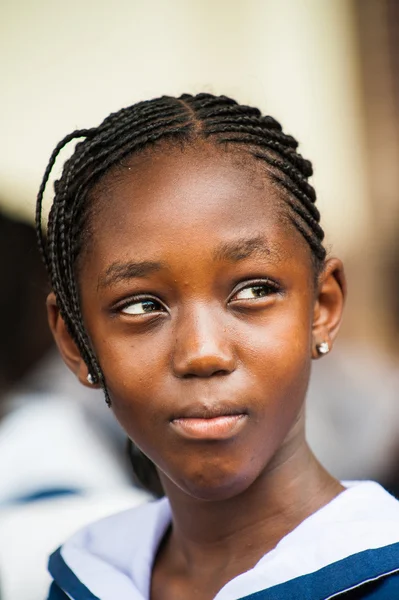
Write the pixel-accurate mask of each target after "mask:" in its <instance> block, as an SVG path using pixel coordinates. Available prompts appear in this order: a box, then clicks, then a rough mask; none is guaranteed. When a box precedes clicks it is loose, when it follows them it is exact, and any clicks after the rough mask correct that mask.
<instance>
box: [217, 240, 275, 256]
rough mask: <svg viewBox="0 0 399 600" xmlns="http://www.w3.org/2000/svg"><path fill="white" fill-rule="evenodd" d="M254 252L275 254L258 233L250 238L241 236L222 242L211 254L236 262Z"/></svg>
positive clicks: (265, 254) (267, 254)
mask: <svg viewBox="0 0 399 600" xmlns="http://www.w3.org/2000/svg"><path fill="white" fill-rule="evenodd" d="M254 254H259V255H261V256H267V257H268V258H270V257H271V256H275V255H276V252H275V251H273V250H272V249H271V248H270V246H268V245H267V243H266V241H265V239H264V238H263V237H262V236H261V235H259V236H256V237H252V238H241V239H238V240H234V241H232V242H224V243H222V244H220V246H218V247H217V248H216V250H215V252H214V254H213V258H214V259H215V260H228V261H231V262H238V261H240V260H244V259H246V258H249V257H250V256H252V255H254Z"/></svg>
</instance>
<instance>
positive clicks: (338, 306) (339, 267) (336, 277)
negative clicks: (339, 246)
mask: <svg viewBox="0 0 399 600" xmlns="http://www.w3.org/2000/svg"><path fill="white" fill-rule="evenodd" d="M345 297H346V279H345V273H344V267H343V264H342V262H341V261H340V260H339V259H338V258H330V259H329V260H327V261H326V263H325V267H324V270H323V272H322V273H321V275H320V277H319V284H318V290H317V298H316V302H315V306H314V312H313V327H312V358H320V356H322V355H323V354H326V353H327V352H329V351H330V350H331V348H332V345H333V343H334V340H335V338H336V336H337V333H338V330H339V327H340V325H341V320H342V312H343V308H344V302H345Z"/></svg>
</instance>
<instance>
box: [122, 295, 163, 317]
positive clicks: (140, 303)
mask: <svg viewBox="0 0 399 600" xmlns="http://www.w3.org/2000/svg"><path fill="white" fill-rule="evenodd" d="M163 310H164V308H163V306H162V305H161V303H160V302H157V301H156V300H151V299H149V298H148V299H146V300H136V301H134V302H129V304H126V305H125V306H124V307H123V308H121V309H120V312H121V313H123V314H124V315H146V314H148V313H153V312H159V311H163Z"/></svg>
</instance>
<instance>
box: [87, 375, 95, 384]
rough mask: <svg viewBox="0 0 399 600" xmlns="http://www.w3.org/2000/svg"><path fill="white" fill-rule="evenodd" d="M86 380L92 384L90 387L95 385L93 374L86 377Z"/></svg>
mask: <svg viewBox="0 0 399 600" xmlns="http://www.w3.org/2000/svg"><path fill="white" fill-rule="evenodd" d="M86 379H87V381H88V382H89V383H90V385H93V383H94V379H93V375H92V374H91V373H89V374H88V376H87V377H86Z"/></svg>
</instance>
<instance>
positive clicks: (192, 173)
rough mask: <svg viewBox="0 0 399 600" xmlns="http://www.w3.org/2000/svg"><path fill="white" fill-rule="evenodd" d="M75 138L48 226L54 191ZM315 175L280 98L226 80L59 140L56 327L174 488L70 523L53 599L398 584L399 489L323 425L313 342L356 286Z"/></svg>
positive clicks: (52, 261) (65, 353)
mask: <svg viewBox="0 0 399 600" xmlns="http://www.w3.org/2000/svg"><path fill="white" fill-rule="evenodd" d="M74 139H75V140H80V141H79V142H78V143H77V145H76V147H75V151H74V153H73V154H72V156H71V158H70V159H69V160H68V161H67V162H66V163H65V165H64V168H63V171H62V175H61V178H60V179H59V180H58V181H57V182H56V183H55V195H54V199H53V204H52V208H51V211H50V218H49V223H48V242H47V243H46V242H45V241H44V239H43V238H42V229H41V201H42V196H43V193H44V191H45V188H46V184H47V181H48V178H49V175H50V173H51V170H52V167H53V165H54V163H55V160H56V158H57V155H58V153H59V152H60V151H61V150H62V148H63V147H64V146H65V145H66V144H68V143H69V142H70V141H72V140H74ZM311 174H312V168H311V164H310V163H309V161H307V160H305V159H304V158H302V156H301V155H300V154H299V153H298V152H297V142H296V140H295V139H294V138H292V137H291V136H288V135H286V134H285V133H284V132H283V131H282V129H281V126H280V125H279V123H277V122H276V121H275V120H274V119H273V118H272V117H269V116H263V115H262V114H261V113H260V111H259V110H258V109H256V108H253V107H249V106H243V105H239V104H237V103H236V102H235V101H234V100H232V99H230V98H226V97H224V96H221V97H215V96H212V95H210V94H198V95H196V96H191V95H188V94H185V95H183V96H181V97H179V98H173V97H162V98H158V99H155V100H152V101H147V102H142V103H138V104H136V105H133V106H131V107H128V108H126V109H123V110H121V111H119V112H117V113H114V114H112V115H110V116H109V117H107V118H106V119H105V120H104V121H103V123H101V124H100V125H99V127H93V128H91V129H84V130H77V131H74V132H72V133H71V134H70V135H68V136H66V137H65V138H64V139H63V140H62V141H61V142H60V143H59V144H58V145H57V146H56V148H55V150H54V152H53V154H52V156H51V158H50V161H49V165H48V167H47V169H46V171H45V175H44V178H43V182H42V185H41V188H40V192H39V197H38V206H37V208H38V210H37V215H38V221H37V227H38V233H39V239H40V243H41V248H42V251H43V254H44V256H45V261H46V265H47V268H48V271H49V275H50V279H51V284H52V288H53V292H52V293H51V294H50V295H49V297H48V300H47V306H48V313H49V322H50V325H51V328H52V331H53V335H54V337H55V339H56V341H57V345H58V347H59V350H60V352H61V355H62V357H63V359H64V361H65V363H66V364H67V365H68V367H69V368H70V369H71V371H72V372H73V373H75V375H76V377H77V379H78V380H79V381H80V383H82V384H83V385H85V386H87V387H95V388H98V389H102V390H103V392H104V395H105V400H106V403H107V404H108V406H109V407H110V408H111V410H112V412H113V413H114V415H115V416H116V418H117V420H118V421H119V422H120V424H121V425H122V427H123V428H124V430H125V431H126V433H127V435H128V436H129V438H130V439H131V452H132V460H133V463H134V465H135V467H136V474H137V476H138V477H139V478H140V479H141V481H142V482H143V484H144V485H147V486H148V488H149V489H150V490H151V491H153V492H154V493H157V490H155V489H154V486H155V484H157V485H158V486H159V488H161V490H163V491H164V493H165V498H162V499H160V500H158V501H156V502H152V503H149V504H146V505H145V506H144V507H140V508H138V509H133V510H128V511H125V512H123V513H120V514H117V515H114V516H112V517H108V518H107V519H105V520H101V521H99V522H97V523H94V524H92V525H90V526H88V527H86V528H84V529H83V530H82V531H80V532H79V533H77V534H76V535H75V536H73V537H72V538H71V539H70V540H69V541H67V542H66V543H65V544H64V545H63V546H62V547H61V548H60V549H59V550H57V551H56V552H55V553H54V554H53V555H52V556H51V559H50V572H51V574H52V577H53V580H54V581H53V584H52V586H51V589H50V596H49V599H50V600H53V599H54V600H55V599H57V600H61V599H62V598H65V599H66V598H73V599H74V600H78V599H79V598H83V597H85V598H101V599H102V600H111V599H112V600H114V599H115V598H118V600H123V599H126V600H127V599H129V598H131V599H133V598H134V599H137V600H147V599H148V598H151V600H156V599H158V598H162V599H164V598H173V599H174V600H179V599H186V598H191V597H193V596H194V595H195V597H196V598H202V599H204V600H206V599H211V598H215V599H216V598H217V599H218V600H237V599H238V598H243V597H246V598H252V597H253V598H255V597H256V598H259V599H260V598H265V599H266V598H274V599H275V600H277V599H280V598H281V599H284V600H289V599H290V598H291V599H295V600H301V599H305V598H306V599H307V600H312V599H314V600H316V599H320V598H327V597H328V598H335V597H338V596H343V595H345V598H347V599H348V600H349V599H355V598H356V599H360V598H364V599H366V598H370V599H371V598H374V599H377V598H378V599H381V600H383V599H387V598H395V597H399V503H398V501H396V500H395V499H394V498H393V497H392V496H390V495H389V494H388V493H387V492H386V491H385V490H384V489H383V488H382V487H381V486H379V485H378V484H376V483H374V482H341V481H339V480H337V479H336V478H334V477H333V476H331V475H330V474H329V473H328V472H327V471H326V470H325V469H324V468H323V467H322V466H321V464H320V463H319V462H318V460H317V459H316V458H315V456H314V454H313V453H312V451H311V450H310V448H309V446H308V444H307V442H306V437H305V420H304V401H305V396H306V391H307V386H308V381H309V376H310V367H311V361H312V359H318V358H322V357H323V356H324V355H325V354H327V353H329V352H330V350H331V349H332V346H333V343H334V341H335V339H336V336H337V333H338V330H339V326H340V321H341V316H342V310H343V304H344V298H345V290H346V286H345V277H344V272H343V266H342V263H341V261H340V260H338V259H336V258H327V257H326V251H325V249H324V247H323V238H324V233H323V230H322V228H321V226H320V215H319V212H318V210H317V208H316V206H315V200H316V194H315V190H314V189H313V187H312V186H311V185H310V183H309V181H308V178H309V177H310V175H311Z"/></svg>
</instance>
